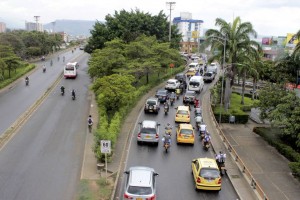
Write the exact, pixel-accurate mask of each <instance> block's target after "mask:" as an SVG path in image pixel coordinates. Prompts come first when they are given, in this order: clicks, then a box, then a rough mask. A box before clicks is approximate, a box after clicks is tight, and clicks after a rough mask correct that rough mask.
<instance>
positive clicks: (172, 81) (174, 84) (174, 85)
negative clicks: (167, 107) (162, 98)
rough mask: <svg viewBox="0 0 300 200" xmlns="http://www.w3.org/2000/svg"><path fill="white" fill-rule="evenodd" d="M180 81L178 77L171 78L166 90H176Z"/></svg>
mask: <svg viewBox="0 0 300 200" xmlns="http://www.w3.org/2000/svg"><path fill="white" fill-rule="evenodd" d="M179 85H180V82H179V81H178V80H177V79H169V80H168V81H167V84H166V86H165V89H166V90H175V89H177V88H179Z"/></svg>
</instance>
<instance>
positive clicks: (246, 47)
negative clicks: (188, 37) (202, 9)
mask: <svg viewBox="0 0 300 200" xmlns="http://www.w3.org/2000/svg"><path fill="white" fill-rule="evenodd" d="M215 25H216V26H219V27H220V30H216V29H209V30H207V31H206V33H205V36H206V40H207V43H209V44H210V45H211V47H212V50H218V53H217V54H216V55H214V56H213V57H212V58H211V60H221V59H220V58H222V57H223V55H224V54H225V62H226V63H229V65H228V66H229V67H227V70H226V71H227V72H226V84H225V97H224V103H225V109H228V107H229V105H230V95H231V86H232V85H233V82H234V77H235V75H236V73H237V66H238V65H239V64H241V63H239V60H240V58H239V57H241V56H243V57H244V55H243V54H244V53H245V52H247V55H248V56H250V57H251V58H253V59H255V60H259V53H260V52H262V50H261V47H260V45H259V44H258V43H257V42H255V41H253V40H251V39H250V36H251V35H252V36H254V37H256V36H257V33H256V31H255V30H254V29H253V26H252V24H251V23H250V22H243V23H242V22H241V19H240V17H236V18H235V19H234V20H233V23H227V22H226V21H225V20H223V19H220V18H217V19H216V23H215ZM224 45H225V52H224ZM223 67H224V63H223Z"/></svg>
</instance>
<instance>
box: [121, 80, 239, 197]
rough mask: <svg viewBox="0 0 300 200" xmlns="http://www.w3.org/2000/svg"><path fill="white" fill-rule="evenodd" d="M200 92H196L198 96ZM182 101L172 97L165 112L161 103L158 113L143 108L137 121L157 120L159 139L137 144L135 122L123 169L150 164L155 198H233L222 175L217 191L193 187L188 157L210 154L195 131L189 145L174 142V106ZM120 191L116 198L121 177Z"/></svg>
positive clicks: (232, 189) (229, 186)
mask: <svg viewBox="0 0 300 200" xmlns="http://www.w3.org/2000/svg"><path fill="white" fill-rule="evenodd" d="M209 85H210V84H205V87H204V90H203V92H205V91H206V90H207V89H208V86H209ZM200 96H201V95H198V98H199V97H200ZM178 105H182V96H181V97H180V100H176V102H175V105H174V106H173V107H170V111H169V113H168V115H165V114H164V112H163V106H162V105H161V107H160V108H161V110H160V112H159V114H158V115H155V114H145V113H144V112H143V110H142V111H141V113H140V116H139V118H138V121H137V122H140V121H142V120H145V119H147V120H155V121H158V122H159V123H160V124H161V126H160V142H159V145H158V147H156V146H153V145H147V144H143V145H137V141H136V140H137V139H136V137H137V133H138V130H139V128H138V123H137V126H136V127H135V129H134V131H133V134H132V137H131V144H130V149H129V153H128V159H127V163H126V169H128V168H129V167H131V166H137V165H143V166H148V167H152V168H154V169H155V170H156V172H158V173H159V177H158V178H157V198H158V199H167V200H168V199H191V200H192V199H199V198H203V199H208V198H209V199H237V198H238V196H237V194H236V192H235V190H234V188H233V187H232V185H231V183H230V181H229V179H228V178H227V177H226V176H224V177H223V178H222V190H221V191H220V192H219V193H217V192H207V191H201V192H196V191H195V189H194V188H195V183H194V180H193V178H192V174H191V161H192V159H194V158H199V157H213V153H212V151H211V149H210V150H209V151H205V150H203V148H202V145H201V143H200V139H199V136H198V135H196V138H195V144H194V146H192V145H177V144H176V123H175V121H174V118H175V112H176V110H175V107H177V106H178ZM193 111H194V109H193V108H192V111H191V119H192V122H191V124H192V125H193V126H194V127H195V121H194V113H193ZM167 123H170V124H171V125H172V126H173V131H172V145H171V147H170V149H169V152H168V153H165V151H164V148H163V143H162V141H161V138H162V136H163V134H164V127H165V125H166V124H167ZM121 187H122V192H121V194H120V196H119V198H121V199H122V195H123V193H124V180H123V183H122V186H121Z"/></svg>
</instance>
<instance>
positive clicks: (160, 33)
mask: <svg viewBox="0 0 300 200" xmlns="http://www.w3.org/2000/svg"><path fill="white" fill-rule="evenodd" d="M105 20H106V23H104V24H103V23H99V22H96V24H95V25H94V29H93V30H91V34H92V36H91V38H90V40H89V42H88V44H87V46H86V48H85V51H87V52H88V53H91V52H92V51H93V50H95V49H98V48H100V49H101V48H103V47H104V44H105V42H106V41H110V40H113V39H115V38H120V39H121V40H123V41H124V42H125V43H129V42H132V41H134V40H135V39H136V38H138V37H139V36H141V35H146V36H155V37H156V38H157V40H158V41H159V42H168V40H169V39H168V35H169V23H168V21H167V17H166V15H165V14H163V12H162V11H160V12H159V14H158V15H156V16H152V15H151V14H149V13H144V12H141V11H140V10H138V9H136V10H135V11H133V10H131V11H130V12H128V11H125V10H121V11H120V12H118V11H115V13H114V16H111V15H106V17H105ZM181 37H182V36H181V34H179V33H178V30H177V28H176V26H172V36H171V38H172V41H171V45H170V46H171V47H172V48H176V49H178V48H179V42H180V40H181Z"/></svg>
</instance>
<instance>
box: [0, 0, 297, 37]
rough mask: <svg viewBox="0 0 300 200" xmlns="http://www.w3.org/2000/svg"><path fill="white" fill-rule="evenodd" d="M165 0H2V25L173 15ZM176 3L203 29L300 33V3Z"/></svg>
mask: <svg viewBox="0 0 300 200" xmlns="http://www.w3.org/2000/svg"><path fill="white" fill-rule="evenodd" d="M166 2H167V1H165V0H105V1H104V0H0V22H5V23H6V26H7V27H8V28H24V27H25V21H31V22H34V16H40V22H41V23H50V22H52V21H55V20H57V19H74V20H99V21H103V22H104V21H105V16H106V15H107V14H111V15H114V12H115V11H120V10H123V9H124V10H126V11H130V10H131V9H132V10H135V9H139V10H140V11H142V12H144V13H150V14H151V15H152V16H153V15H157V14H158V13H159V12H160V11H161V10H162V11H163V12H164V13H165V14H166V15H167V16H169V14H170V11H169V9H168V8H169V7H167V5H166ZM172 2H176V4H175V6H174V8H173V10H172V14H171V17H172V19H173V18H174V17H179V16H180V13H181V12H190V13H192V18H193V19H200V20H203V21H204V23H203V25H202V28H203V29H210V28H213V29H218V27H216V26H215V20H216V18H222V19H224V20H225V21H227V22H232V21H233V19H234V18H235V17H238V16H239V17H240V18H241V21H242V22H250V23H251V24H252V25H253V27H254V30H256V32H257V33H258V34H259V35H264V36H286V34H287V33H296V32H298V30H300V0H270V1H266V0H172Z"/></svg>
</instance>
